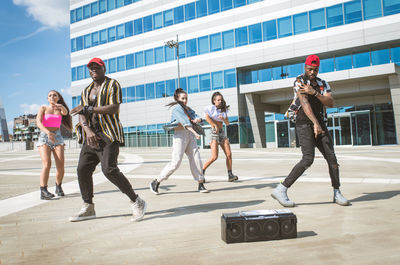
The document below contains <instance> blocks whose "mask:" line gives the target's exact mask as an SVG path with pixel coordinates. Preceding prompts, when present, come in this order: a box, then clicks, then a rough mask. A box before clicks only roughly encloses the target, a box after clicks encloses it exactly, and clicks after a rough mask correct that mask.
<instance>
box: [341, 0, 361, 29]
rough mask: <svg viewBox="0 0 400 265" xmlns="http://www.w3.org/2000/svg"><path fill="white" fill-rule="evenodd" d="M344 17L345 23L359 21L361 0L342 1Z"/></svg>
mask: <svg viewBox="0 0 400 265" xmlns="http://www.w3.org/2000/svg"><path fill="white" fill-rule="evenodd" d="M344 18H345V22H346V24H349V23H354V22H358V21H361V19H362V17H361V1H360V0H358V1H351V2H347V3H344Z"/></svg>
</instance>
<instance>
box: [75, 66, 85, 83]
mask: <svg viewBox="0 0 400 265" xmlns="http://www.w3.org/2000/svg"><path fill="white" fill-rule="evenodd" d="M84 78H85V67H84V66H83V65H82V66H78V67H77V79H78V80H82V79H84Z"/></svg>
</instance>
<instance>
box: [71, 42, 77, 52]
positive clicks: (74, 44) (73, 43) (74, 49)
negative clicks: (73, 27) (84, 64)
mask: <svg viewBox="0 0 400 265" xmlns="http://www.w3.org/2000/svg"><path fill="white" fill-rule="evenodd" d="M74 51H76V39H72V40H71V52H74Z"/></svg>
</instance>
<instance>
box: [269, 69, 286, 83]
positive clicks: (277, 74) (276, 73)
mask: <svg viewBox="0 0 400 265" xmlns="http://www.w3.org/2000/svg"><path fill="white" fill-rule="evenodd" d="M284 68H285V69H284ZM285 70H286V66H278V67H274V68H272V69H271V71H272V79H273V80H281V79H283V78H284V77H285V75H284V74H283V73H286V71H285Z"/></svg>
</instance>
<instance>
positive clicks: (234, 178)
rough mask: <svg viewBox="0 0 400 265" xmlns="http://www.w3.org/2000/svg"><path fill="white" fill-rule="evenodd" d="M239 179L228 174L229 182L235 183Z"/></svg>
mask: <svg viewBox="0 0 400 265" xmlns="http://www.w3.org/2000/svg"><path fill="white" fill-rule="evenodd" d="M238 179H239V178H238V176H236V175H233V173H230V174H228V181H229V182H234V181H236V180H238Z"/></svg>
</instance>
